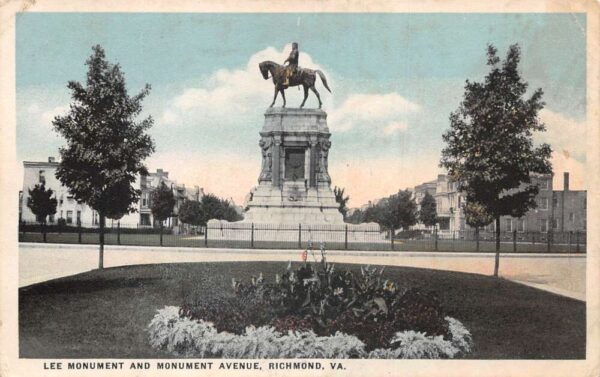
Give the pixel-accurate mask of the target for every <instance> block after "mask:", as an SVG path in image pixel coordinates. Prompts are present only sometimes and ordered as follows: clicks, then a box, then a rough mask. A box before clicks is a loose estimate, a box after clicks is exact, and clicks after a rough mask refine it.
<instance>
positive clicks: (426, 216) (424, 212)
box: [419, 192, 437, 227]
mask: <svg viewBox="0 0 600 377" xmlns="http://www.w3.org/2000/svg"><path fill="white" fill-rule="evenodd" d="M419 220H421V222H422V223H423V225H425V226H428V227H431V226H434V225H435V224H436V223H437V205H436V203H435V199H434V197H433V196H432V195H431V194H430V193H429V192H425V195H424V196H423V199H421V209H420V210H419Z"/></svg>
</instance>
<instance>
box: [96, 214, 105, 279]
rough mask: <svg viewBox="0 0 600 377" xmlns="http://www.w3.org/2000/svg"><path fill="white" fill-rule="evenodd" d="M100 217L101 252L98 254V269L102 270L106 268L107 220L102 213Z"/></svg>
mask: <svg viewBox="0 0 600 377" xmlns="http://www.w3.org/2000/svg"><path fill="white" fill-rule="evenodd" d="M98 215H99V217H100V234H99V237H100V252H99V254H98V268H99V269H100V270H101V269H103V268H104V222H105V220H106V218H105V217H104V214H103V213H101V212H99V213H98Z"/></svg>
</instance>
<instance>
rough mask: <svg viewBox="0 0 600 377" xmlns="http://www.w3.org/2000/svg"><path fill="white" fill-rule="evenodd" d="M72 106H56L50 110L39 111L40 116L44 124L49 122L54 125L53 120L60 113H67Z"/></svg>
mask: <svg viewBox="0 0 600 377" xmlns="http://www.w3.org/2000/svg"><path fill="white" fill-rule="evenodd" d="M69 109H70V107H69V106H68V105H66V106H56V107H54V108H52V109H50V110H46V111H43V112H40V113H39V118H40V121H41V122H42V124H48V125H50V126H52V121H53V120H54V118H56V117H57V116H59V115H65V114H66V113H67V112H68V111H69Z"/></svg>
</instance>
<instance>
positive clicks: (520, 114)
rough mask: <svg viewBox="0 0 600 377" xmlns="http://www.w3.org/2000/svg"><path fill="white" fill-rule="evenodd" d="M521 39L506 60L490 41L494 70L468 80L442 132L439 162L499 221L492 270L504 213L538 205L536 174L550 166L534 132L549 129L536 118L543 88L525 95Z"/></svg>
mask: <svg viewBox="0 0 600 377" xmlns="http://www.w3.org/2000/svg"><path fill="white" fill-rule="evenodd" d="M520 55H521V53H520V49H519V46H518V45H512V46H510V47H509V49H508V53H507V55H506V58H505V59H504V61H502V62H501V61H500V58H498V56H497V50H496V48H494V47H493V46H491V45H490V46H488V51H487V65H488V66H489V68H490V72H489V73H488V74H487V76H485V78H484V80H483V82H471V81H468V80H467V82H466V84H465V93H464V99H463V101H462V102H461V104H460V105H459V107H458V109H457V110H456V111H455V112H453V113H451V114H450V130H449V131H447V132H446V133H445V134H444V135H443V139H444V141H445V142H446V147H445V148H444V149H443V151H442V158H441V162H440V165H441V166H443V167H445V168H446V169H447V170H448V173H449V175H450V178H451V180H452V181H454V182H457V183H458V188H459V190H460V191H462V192H464V193H465V195H466V199H467V202H476V203H480V204H481V205H483V206H484V207H485V208H486V210H487V211H488V212H489V214H490V215H492V216H493V217H494V219H495V222H496V257H495V263H494V276H498V268H499V264H500V217H501V216H503V215H510V216H514V217H521V216H522V215H523V214H524V213H525V212H527V211H528V210H529V209H531V208H535V206H536V203H535V196H536V195H537V193H538V191H539V188H538V186H537V185H534V184H532V183H531V175H532V174H549V173H551V172H552V167H551V165H550V162H549V160H550V156H551V153H552V150H551V148H550V146H549V145H548V144H541V145H539V146H537V147H535V146H534V145H533V140H532V139H533V137H532V136H533V132H535V131H545V126H544V124H543V123H542V122H541V121H540V120H539V119H538V112H539V111H540V110H541V109H542V108H543V106H544V102H543V101H542V90H541V89H537V90H535V91H533V92H532V94H531V96H529V98H524V97H525V94H526V91H527V83H526V82H525V81H523V79H522V78H521V76H520V73H519V70H518V66H519V61H520Z"/></svg>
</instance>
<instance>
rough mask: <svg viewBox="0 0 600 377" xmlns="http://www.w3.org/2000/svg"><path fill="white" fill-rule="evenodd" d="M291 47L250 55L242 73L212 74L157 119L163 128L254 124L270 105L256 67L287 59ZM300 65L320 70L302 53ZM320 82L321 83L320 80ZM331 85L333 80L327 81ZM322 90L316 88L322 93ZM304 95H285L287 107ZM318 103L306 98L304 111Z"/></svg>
mask: <svg viewBox="0 0 600 377" xmlns="http://www.w3.org/2000/svg"><path fill="white" fill-rule="evenodd" d="M290 48H291V46H289V45H288V46H285V47H284V48H283V49H282V50H277V49H275V48H274V47H267V48H266V49H264V50H262V51H259V52H257V53H255V54H254V55H252V56H251V57H250V58H249V60H248V63H247V64H246V66H245V67H243V68H241V69H220V70H217V71H215V72H213V73H212V74H211V75H210V76H208V78H206V79H205V80H203V81H202V84H201V85H199V86H192V87H187V88H185V89H183V90H182V91H181V92H180V93H179V94H177V95H176V96H175V97H174V98H173V99H172V100H171V101H169V104H168V106H167V108H166V109H165V110H164V111H163V113H162V115H161V116H160V117H159V119H160V120H161V121H162V122H163V123H164V124H166V125H170V126H173V125H181V124H187V125H195V126H214V124H215V122H216V123H217V124H219V125H220V126H227V125H233V124H239V123H240V122H241V121H252V122H256V120H257V119H260V115H261V112H263V111H264V110H265V109H266V108H267V106H268V105H269V104H270V102H269V101H270V100H271V99H272V96H273V85H272V84H271V81H270V80H269V81H267V82H265V80H264V79H263V78H262V76H261V74H260V72H259V70H258V64H259V63H260V62H262V61H264V60H273V61H275V62H281V63H282V62H283V61H284V60H285V59H286V58H287V53H288V52H289V50H290ZM299 61H300V65H301V66H303V67H307V68H308V67H310V68H312V69H321V70H323V68H322V67H321V66H320V65H319V64H317V63H316V62H314V61H313V59H312V57H311V56H310V55H308V54H306V53H303V52H301V53H300V57H299ZM319 81H320V80H319ZM328 82H329V84H330V85H331V82H332V79H331V77H328ZM322 88H323V86H322V85H321V84H320V83H319V84H317V90H319V91H320V92H321V93H322V92H323V90H322ZM302 98H303V93H302V91H298V90H297V89H295V88H290V89H288V90H287V91H286V99H287V104H288V106H290V107H296V106H298V105H299V104H300V103H301V102H302ZM321 98H322V100H323V101H324V103H328V102H329V101H330V99H329V96H322V97H321ZM281 104H282V99H281V98H278V102H277V103H276V106H281ZM316 105H317V100H316V98H314V95H313V94H312V93H310V94H309V99H308V100H307V104H306V106H307V107H315V106H316Z"/></svg>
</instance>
